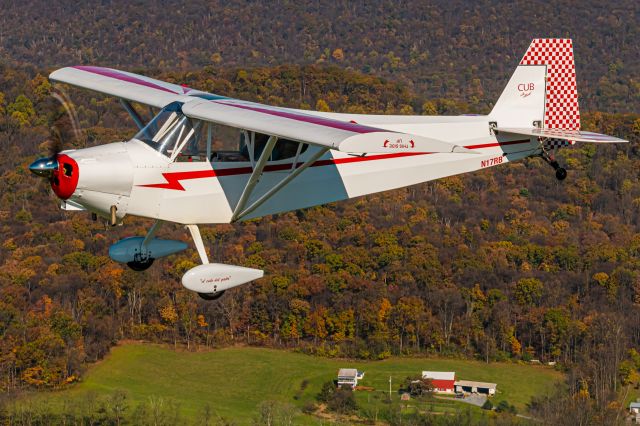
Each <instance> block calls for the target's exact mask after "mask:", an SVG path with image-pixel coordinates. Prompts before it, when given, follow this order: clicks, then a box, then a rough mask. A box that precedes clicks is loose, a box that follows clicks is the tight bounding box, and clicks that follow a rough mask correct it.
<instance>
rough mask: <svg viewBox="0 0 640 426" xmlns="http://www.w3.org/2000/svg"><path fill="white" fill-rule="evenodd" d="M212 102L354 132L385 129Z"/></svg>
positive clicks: (293, 113)
mask: <svg viewBox="0 0 640 426" xmlns="http://www.w3.org/2000/svg"><path fill="white" fill-rule="evenodd" d="M211 102H215V103H219V104H222V105H226V106H232V107H235V108H241V109H246V110H249V111H256V112H261V113H263V114H269V115H274V116H276V117H283V118H288V119H290V120H295V121H302V122H304V123H311V124H317V125H319V126H324V127H331V128H333V129H339V130H346V131H348V132H353V133H373V132H383V131H385V130H382V129H377V128H375V127H369V126H363V125H362V124H357V123H349V122H347V121H344V122H343V121H338V120H331V119H329V118H323V117H315V116H313V115H306V114H297V113H295V112H288V111H281V110H273V109H267V108H261V107H258V106H252V105H243V104H237V103H234V102H225V101H211Z"/></svg>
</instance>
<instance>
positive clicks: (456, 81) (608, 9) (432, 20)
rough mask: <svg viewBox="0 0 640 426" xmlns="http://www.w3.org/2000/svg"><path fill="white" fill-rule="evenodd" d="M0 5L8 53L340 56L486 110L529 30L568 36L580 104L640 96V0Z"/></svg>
mask: <svg viewBox="0 0 640 426" xmlns="http://www.w3.org/2000/svg"><path fill="white" fill-rule="evenodd" d="M0 4H1V5H2V13H0V56H4V57H6V58H7V59H8V60H10V61H12V62H13V61H15V62H17V63H27V64H33V65H38V66H47V67H51V66H63V65H72V64H79V63H82V64H94V65H103V66H116V67H127V68H129V69H131V68H132V67H135V68H142V69H146V70H149V69H160V70H167V69H178V70H182V71H185V70H190V69H193V68H194V67H197V68H199V67H203V66H206V65H218V66H220V67H237V66H256V65H279V64H282V63H296V64H313V63H325V64H326V63H334V64H339V65H340V66H342V67H351V68H353V69H354V70H358V71H361V72H364V73H366V74H375V75H381V76H384V77H388V78H390V79H392V80H394V81H402V82H403V83H404V84H406V85H407V86H409V87H410V88H414V89H415V91H416V92H419V93H424V94H425V95H427V96H429V97H444V96H446V97H447V98H452V97H454V98H458V99H464V100H465V101H466V102H469V103H471V104H475V103H480V104H481V107H483V108H486V106H487V105H488V104H489V103H491V102H495V100H496V99H497V97H498V95H499V94H500V91H501V90H502V88H503V87H504V85H505V83H506V81H507V79H508V78H509V75H510V74H511V72H512V71H513V67H514V66H515V64H517V63H518V61H519V60H520V59H521V58H522V55H523V54H524V52H525V50H526V48H527V46H528V45H529V42H530V41H531V39H532V38H534V37H571V38H573V39H574V42H575V53H576V64H577V66H578V83H579V86H580V88H581V95H582V96H581V98H580V101H581V103H582V106H583V107H586V108H588V109H597V110H599V111H609V112H623V111H627V110H629V107H630V106H631V107H633V108H632V109H635V110H637V109H638V106H639V105H640V86H639V84H640V81H638V71H637V70H638V68H639V66H640V44H639V43H638V38H639V32H640V27H639V26H638V21H640V3H639V2H638V1H636V0H617V1H614V2H602V1H597V0H585V1H581V2H579V3H576V2H575V1H568V0H563V1H554V2H540V1H531V0H519V1H496V0H483V1H473V2H469V1H465V0H435V1H429V2H423V1H417V2H416V1H395V0H383V1H374V2H370V1H352V0H342V1H331V2H321V1H314V0H306V1H288V0H279V1H258V2H255V1H251V2H247V1H243V0H231V1H224V2H209V1H204V0H196V1H188V2H167V1H164V0H156V1H145V2H134V3H131V2H118V1H100V2H98V1H89V2H79V3H78V2H74V1H54V2H50V1H43V0H36V1H29V2H15V1H10V0H9V1H1V2H0Z"/></svg>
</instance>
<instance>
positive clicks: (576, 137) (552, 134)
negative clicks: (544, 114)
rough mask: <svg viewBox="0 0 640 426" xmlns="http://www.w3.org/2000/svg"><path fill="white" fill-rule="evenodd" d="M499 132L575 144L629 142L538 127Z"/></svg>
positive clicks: (576, 131)
mask: <svg viewBox="0 0 640 426" xmlns="http://www.w3.org/2000/svg"><path fill="white" fill-rule="evenodd" d="M496 131H497V132H500V133H511V134H513V135H521V136H534V137H540V138H546V139H563V140H567V141H573V142H587V143H624V142H629V141H627V140H625V139H620V138H616V137H614V136H609V135H602V134H600V133H592V132H582V131H580V130H565V129H540V128H537V127H531V128H520V127H518V128H516V127H505V128H500V127H499V128H497V129H496Z"/></svg>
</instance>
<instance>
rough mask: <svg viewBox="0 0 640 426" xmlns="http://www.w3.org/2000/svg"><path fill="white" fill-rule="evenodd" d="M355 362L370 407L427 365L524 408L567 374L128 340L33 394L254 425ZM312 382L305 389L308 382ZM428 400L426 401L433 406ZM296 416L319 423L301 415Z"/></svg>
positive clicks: (62, 402) (305, 398)
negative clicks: (122, 394) (156, 407)
mask: <svg viewBox="0 0 640 426" xmlns="http://www.w3.org/2000/svg"><path fill="white" fill-rule="evenodd" d="M340 367H355V368H358V369H359V370H362V371H365V377H364V380H363V381H362V382H361V384H362V385H364V386H372V387H375V388H376V391H375V392H357V400H358V403H359V406H360V407H362V408H363V409H366V408H367V407H368V408H371V407H373V406H374V405H375V404H378V403H380V400H381V399H382V398H380V396H381V393H380V392H381V391H387V392H388V389H389V376H391V378H392V389H393V392H392V395H393V398H394V399H395V400H397V401H399V396H398V395H397V390H398V388H399V386H400V384H401V382H402V381H403V379H404V378H406V377H407V376H409V375H415V374H419V373H420V372H421V371H422V370H447V371H455V372H456V376H457V377H458V378H462V379H469V380H478V381H489V382H495V383H497V384H498V394H497V395H496V397H494V399H493V402H494V403H497V402H499V401H500V400H503V399H505V400H507V401H509V403H511V404H514V405H515V406H516V407H517V408H518V410H519V411H520V412H523V411H524V410H525V407H526V404H527V403H528V402H529V401H530V399H531V397H532V396H533V395H536V394H542V393H546V392H548V391H550V390H551V389H552V388H553V387H554V386H557V385H558V383H559V382H560V381H561V379H562V375H561V374H560V373H558V372H556V371H554V370H552V369H549V368H545V367H542V366H525V365H516V364H505V363H493V364H484V363H482V362H477V361H465V360H452V359H427V358H391V359H388V360H384V361H372V362H364V361H348V360H336V359H327V358H320V357H313V356H308V355H303V354H299V353H293V352H288V351H282V350H273V349H263V348H244V347H243V348H227V349H220V350H214V351H207V352H197V353H194V352H182V351H174V350H172V349H169V348H165V347H161V346H158V345H149V344H125V345H121V346H118V347H115V348H113V350H112V351H111V354H110V355H109V356H108V357H107V358H106V359H105V360H103V361H102V362H100V363H98V364H96V365H94V366H92V367H91V368H90V369H89V371H87V372H86V374H85V375H84V379H83V380H82V382H81V383H78V384H76V385H73V386H71V387H70V388H68V389H66V390H63V391H56V392H48V393H37V394H33V395H31V396H28V397H26V401H27V402H28V401H29V400H33V399H36V400H42V399H45V400H46V401H47V403H48V404H50V405H52V406H53V407H58V409H61V408H62V407H63V406H69V404H73V401H78V400H80V399H81V398H87V395H89V394H97V395H102V394H111V393H113V392H114V391H115V390H117V389H123V390H126V392H127V395H128V400H129V406H130V410H132V409H133V407H135V405H136V404H138V403H141V402H149V401H150V400H152V399H154V398H155V399H157V398H162V399H163V400H166V401H175V402H177V403H178V404H179V406H180V412H181V414H182V416H183V417H185V418H188V419H191V420H194V421H196V419H198V417H199V416H201V415H202V412H203V410H204V407H205V406H206V405H207V404H208V405H209V406H210V407H211V409H212V411H213V413H214V415H215V416H221V417H224V418H227V419H234V420H235V421H236V422H237V423H238V424H248V423H250V422H251V419H252V418H254V417H255V416H256V414H257V411H258V410H257V406H258V405H259V404H260V403H261V402H262V401H265V400H275V401H281V402H286V403H291V404H293V405H295V406H297V407H299V408H301V407H303V406H304V404H306V403H308V402H310V401H314V400H315V395H316V394H317V393H318V391H319V390H320V388H321V386H322V384H323V383H324V382H326V381H328V380H332V379H334V378H335V376H336V373H337V370H338V368H340ZM303 381H306V383H307V385H306V387H304V389H303V390H302V386H301V385H302V383H303ZM427 405H428V404H425V407H423V408H426V406H427ZM456 406H460V407H461V408H463V409H464V408H466V407H467V405H466V404H462V403H460V402H444V403H437V404H436V407H435V408H436V411H450V410H452V408H451V407H456ZM296 423H304V424H318V422H317V421H315V420H314V418H313V417H311V416H304V415H302V414H300V415H299V416H298V418H297V419H296Z"/></svg>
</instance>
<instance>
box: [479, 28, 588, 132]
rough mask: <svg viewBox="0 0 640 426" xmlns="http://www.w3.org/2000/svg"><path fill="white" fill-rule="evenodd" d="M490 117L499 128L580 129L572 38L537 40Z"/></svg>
mask: <svg viewBox="0 0 640 426" xmlns="http://www.w3.org/2000/svg"><path fill="white" fill-rule="evenodd" d="M490 117H491V120H492V121H495V122H497V124H498V126H499V127H525V128H528V127H532V126H533V127H544V128H546V129H566V130H579V129H580V110H579V108H578V90H577V85H576V68H575V64H574V62H573V43H572V42H571V39H559V38H537V39H534V40H533V41H532V42H531V44H530V45H529V49H527V53H525V55H524V57H523V58H522V60H521V61H520V64H519V65H518V68H516V71H515V73H514V74H513V76H512V77H511V79H510V80H509V83H508V84H507V87H506V88H505V89H504V91H503V92H502V95H501V96H500V99H498V102H497V103H496V105H495V107H494V108H493V111H491V114H490Z"/></svg>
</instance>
